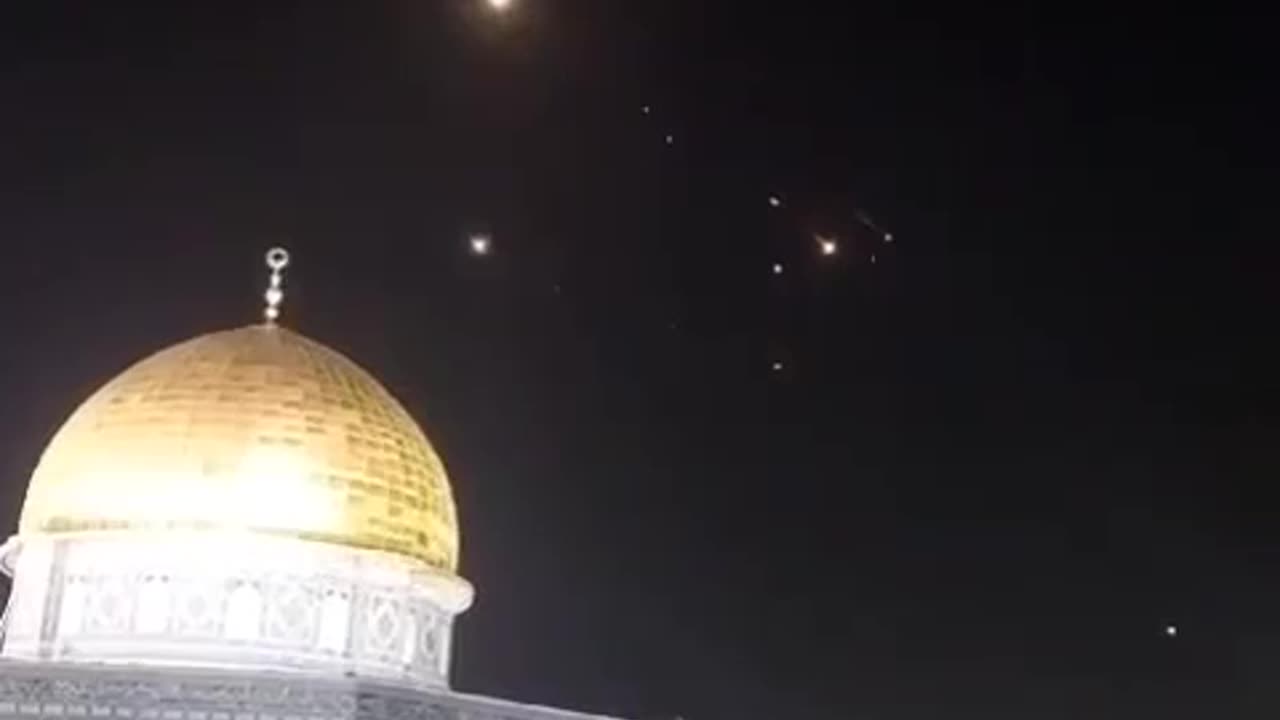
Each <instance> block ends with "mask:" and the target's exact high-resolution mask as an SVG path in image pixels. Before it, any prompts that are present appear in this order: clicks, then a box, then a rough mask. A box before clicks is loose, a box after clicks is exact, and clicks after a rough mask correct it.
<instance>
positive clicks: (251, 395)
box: [20, 325, 458, 574]
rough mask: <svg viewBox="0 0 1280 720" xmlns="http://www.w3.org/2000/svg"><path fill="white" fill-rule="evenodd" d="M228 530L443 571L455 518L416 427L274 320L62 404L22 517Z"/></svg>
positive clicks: (386, 398) (155, 361) (82, 525)
mask: <svg viewBox="0 0 1280 720" xmlns="http://www.w3.org/2000/svg"><path fill="white" fill-rule="evenodd" d="M118 529H131V530H134V529H145V530H164V529H186V530H202V529H211V530H241V531H249V532H262V533H271V534H282V535H288V536H293V537H299V538H307V539H313V540H319V541H325V542H332V543H337V544H342V545H349V546H355V547H363V548H373V549H380V550H386V551H390V552H393V553H399V554H402V555H406V556H409V557H412V558H416V559H418V560H420V561H422V562H425V563H426V564H428V565H429V566H431V567H433V568H435V569H437V570H440V571H444V572H447V573H450V574H452V573H453V572H455V571H456V569H457V560H458V525H457V517H456V511H455V508H454V503H453V497H452V493H451V490H450V488H449V483H448V479H447V477H446V475H445V471H444V467H443V465H442V463H441V462H440V459H439V457H438V456H437V455H436V453H435V451H434V450H433V449H432V447H431V444H430V443H429V441H428V440H427V438H426V436H425V435H424V434H423V433H422V431H421V429H420V428H419V427H418V425H417V424H416V423H415V422H414V421H413V419H412V418H411V417H410V416H409V414H408V413H407V412H406V411H405V410H404V408H403V407H402V406H401V405H400V404H399V403H398V402H397V401H396V400H395V399H394V398H393V397H392V396H391V395H390V394H389V393H388V392H387V391H386V389H385V388H383V387H382V386H381V385H380V384H379V383H378V382H377V381H376V380H375V379H374V378H373V377H372V376H371V375H369V374H368V373H367V372H365V371H364V370H363V369H361V368H360V367H359V366H357V365H356V364H355V363H353V362H351V361H350V360H348V359H347V358H345V357H343V356H342V355H341V354H339V353H337V352H335V351H333V350H331V349H329V348H327V347H325V346H323V345H320V344H318V343H316V342H313V341H311V340H308V339H307V338H305V337H302V336H301V335H298V334H297V333H294V332H292V331H289V330H287V329H284V328H280V327H275V326H270V325H259V326H251V327H245V328H241V329H238V330H230V331H225V332H217V333H212V334H209V335H204V336H201V337H198V338H195V339H193V340H189V341H187V342H184V343H180V344H178V345H175V346H173V347H171V348H168V349H166V350H163V351H161V352H159V353H157V354H155V355H152V356H151V357H149V358H147V359H145V360H143V361H141V362H139V363H138V364H136V365H134V366H133V367H131V368H129V369H128V370H126V371H125V372H124V373H122V374H121V375H120V376H118V377H116V378H115V379H114V380H112V381H111V382H109V383H107V385H106V386H104V387H103V388H102V389H100V390H98V391H97V392H96V393H94V395H93V396H91V397H90V398H89V399H88V400H87V401H85V403H84V404H83V405H81V406H80V407H79V409H77V410H76V411H75V413H74V414H72V416H71V417H70V419H68V420H67V422H66V424H65V425H63V427H62V428H61V429H60V430H59V431H58V433H57V434H56V435H55V436H54V438H53V440H52V441H51V442H50V444H49V446H48V448H46V450H45V452H44V455H43V456H42V457H41V459H40V462H39V465H38V466H37V468H36V470H35V473H34V474H33V476H32V479H31V485H30V487H29V488H28V490H27V499H26V502H25V504H24V505H23V509H22V519H21V524H20V532H21V533H24V534H26V533H57V532H76V531H86V530H118Z"/></svg>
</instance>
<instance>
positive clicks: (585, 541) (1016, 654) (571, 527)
mask: <svg viewBox="0 0 1280 720" xmlns="http://www.w3.org/2000/svg"><path fill="white" fill-rule="evenodd" d="M817 5H818V4H814V7H813V8H810V9H800V8H801V7H802V5H801V4H791V5H787V4H781V3H776V2H775V3H762V4H760V5H759V6H756V5H751V4H746V3H727V2H674V1H672V2H658V1H652V0H650V1H646V2H639V1H636V2H621V1H620V0H614V1H612V2H604V1H598V2H597V1H594V0H579V1H578V2H569V1H568V0H558V1H552V0H517V2H516V4H515V6H513V8H512V9H511V10H510V11H509V12H508V13H506V14H505V15H502V16H495V15H494V14H493V13H492V12H490V11H489V10H488V9H487V8H486V7H485V6H484V5H483V4H479V3H476V2H472V1H471V0H448V1H445V0H419V1H417V2H411V1H409V0H396V1H391V0H387V1H379V2H373V1H369V2H344V3H319V2H315V3H302V2H294V3H286V2H279V3H232V2H204V3H150V4H146V5H145V9H144V8H143V6H138V7H133V8H131V7H129V4H127V3H107V2H83V3H78V4H72V3H63V2H27V3H18V2H11V3H4V4H3V5H2V6H0V293H3V294H2V296H0V299H2V300H3V302H0V332H3V338H4V341H3V346H2V347H0V398H2V399H3V402H2V403H0V524H2V525H3V527H5V528H13V527H15V526H16V521H17V514H18V510H19V506H20V502H21V497H22V493H23V489H24V487H25V485H26V481H27V478H28V477H29V474H30V472H31V469H32V468H33V466H34V464H35V462H36V460H37V458H38V455H39V453H40V451H41V449H42V448H43V446H44V444H45V443H46V442H47V441H48V439H49V437H50V435H51V434H52V432H53V431H54V430H55V429H56V428H57V427H58V425H59V424H60V423H61V422H62V421H63V420H64V419H65V417H66V416H67V415H68V414H69V413H70V412H71V410H72V409H73V408H74V407H75V406H76V405H77V404H78V403H79V402H80V401H81V400H82V399H84V398H85V397H86V396H87V395H88V394H89V393H90V392H92V390H94V389H95V388H96V387H97V386H98V385H100V384H101V383H103V382H105V381H106V380H108V379H109V378H110V377H112V376H113V375H114V374H116V373H117V372H119V371H120V370H122V369H123V368H124V367H126V366H127V365H128V364H130V363H131V362H133V361H134V360H136V359H139V358H140V357H142V356H144V355H146V354H149V353H150V352H153V351H155V350H157V349H159V348H161V347H164V346H166V345H169V344H171V343H174V342H177V341H179V340H182V339H184V338H187V337H190V336H192V335H196V334H200V333H203V332H208V331H212V330H216V329H221V328H225V327H230V326H237V325H243V324H247V323H250V322H255V321H256V320H257V319H258V318H259V316H260V313H261V294H262V291H263V289H264V288H265V282H266V272H265V270H264V268H263V265H262V255H263V252H264V251H265V250H266V249H267V248H268V247H270V246H271V245H273V244H277V243H281V244H285V245H287V246H288V247H289V249H290V250H291V251H292V253H293V259H294V262H293V265H292V266H291V267H290V268H289V273H288V275H287V278H286V289H287V296H286V300H285V303H284V315H283V319H282V322H283V323H284V324H286V325H289V326H291V327H294V328H296V329H298V330H300V331H301V332H303V333H305V334H307V335H309V336H311V337H314V338H316V339H318V340H320V341H322V342H325V343H326V344H329V345H331V346H332V347H334V348H336V349H338V350H340V351H342V352H344V353H346V354H348V355H349V356H351V357H352V358H354V359H355V360H357V361H358V362H360V363H361V364H363V365H364V366H365V367H367V368H368V369H369V370H370V371H372V372H373V373H374V374H375V375H377V376H378V377H379V378H381V379H382V380H383V381H384V382H385V384H386V385H387V386H388V388H389V389H390V390H391V391H392V392H393V393H394V394H395V395H397V396H398V397H399V398H400V399H401V400H402V401H403V402H404V404H405V405H406V406H407V407H408V408H409V409H410V411H411V412H412V413H413V414H414V415H415V417H417V418H418V419H419V421H420V422H421V423H422V424H423V426H424V428H425V429H426V431H427V433H428V435H429V436H430V437H431V438H432V439H433V441H434V443H435V445H436V446H437V449H438V450H439V451H440V452H441V454H442V455H443V457H444V459H445V461H446V463H447V464H448V466H449V469H450V473H451V477H452V479H453V483H454V487H455V493H456V495H457V498H458V502H459V506H460V513H461V520H462V527H463V574H464V575H465V576H466V577H467V578H469V579H470V580H471V581H473V582H474V583H475V585H476V586H477V592H478V599H477V602H476V605H475V607H474V608H473V610H472V611H471V612H470V613H469V614H468V615H466V616H465V618H464V620H463V621H462V622H461V625H460V631H459V636H458V640H457V658H456V665H455V672H454V679H455V685H456V686H457V687H459V688H460V689H464V690H466V691H474V692H483V693H486V694H494V695H500V696H505V697H513V698H517V699H522V700H527V701H534V702H539V703H547V704H555V705H560V706H565V707H570V708H581V709H586V710H593V711H597V712H607V713H613V714H618V715H624V716H627V717H637V718H648V717H655V718H662V717H668V718H669V717H674V716H676V715H680V716H683V717H685V718H687V719H688V720H717V719H725V720H757V719H759V720H777V719H780V718H797V719H804V720H810V719H812V720H826V719H828V718H830V719H833V720H835V719H840V720H846V719H847V720H859V719H862V718H867V719H875V720H931V719H934V718H938V719H950V718H983V719H984V720H1005V719H1008V720H1023V719H1025V718H1035V719H1036V720H1056V719H1060V718H1061V719H1066V718H1089V719H1090V720H1108V719H1111V718H1115V719H1117V720H1119V719H1124V720H1147V719H1153V720H1155V719H1159V720H1177V719H1181V718H1187V719H1191V718H1195V719H1205V720H1208V719H1211V718H1212V719H1218V718H1222V719H1232V718H1267V719H1274V718H1275V717H1277V716H1278V715H1280V689H1277V688H1278V687H1280V682H1277V681H1278V680H1280V678H1278V677H1277V671H1278V670H1280V619H1277V617H1276V613H1277V612H1280V553H1278V549H1280V524H1277V521H1276V516H1277V512H1276V510H1277V503H1278V502H1280V497H1278V495H1277V493H1276V491H1275V490H1274V487H1275V483H1276V482H1277V480H1280V451H1278V449H1277V448H1280V409H1278V408H1280V381H1278V380H1277V375H1276V368H1277V367H1280V352H1278V351H1277V347H1276V342H1275V338H1276V335H1277V332H1276V323H1275V320H1274V317H1275V311H1276V308H1277V301H1278V300H1280V297H1278V295H1280V293H1278V291H1277V288H1278V287H1280V283H1278V282H1277V281H1276V277H1277V271H1276V267H1277V261H1278V260H1280V252H1277V250H1276V249H1275V245H1274V238H1275V236H1276V222H1275V219H1274V216H1273V215H1272V214H1271V213H1269V212H1264V209H1263V201H1264V196H1265V197H1266V199H1267V200H1270V201H1273V195H1272V192H1273V191H1274V188H1275V187H1277V184H1276V183H1275V178H1274V168H1275V164H1274V163H1273V162H1272V160H1271V159H1269V158H1273V157H1274V156H1273V155H1271V154H1270V152H1269V151H1268V150H1267V148H1268V147H1270V146H1273V145H1274V143H1272V142H1270V141H1268V140H1266V139H1265V138H1266V137H1267V136H1268V135H1270V134H1272V132H1273V128H1274V124H1273V123H1271V122H1270V120H1269V119H1268V118H1267V114H1268V107H1267V106H1268V101H1267V100H1266V96H1267V94H1268V93H1269V89H1268V88H1269V87H1270V86H1271V82H1272V81H1273V78H1272V77H1271V75H1272V73H1271V70H1270V69H1269V67H1268V66H1269V64H1270V63H1271V62H1272V61H1271V59H1270V58H1271V53H1272V49H1271V48H1269V47H1268V44H1269V43H1270V42H1271V39H1270V38H1269V37H1268V32H1269V31H1268V30H1267V28H1270V27H1274V20H1275V19H1274V18H1271V19H1268V18H1265V17H1262V16H1252V17H1250V16H1245V15H1237V16H1233V17H1227V16H1226V15H1225V14H1223V12H1222V11H1219V13H1218V14H1212V13H1207V11H1203V10H1202V11H1198V12H1197V13H1196V14H1195V15H1194V16H1192V15H1190V14H1188V15H1187V16H1185V17H1181V18H1180V17H1179V16H1178V13H1179V12H1183V11H1179V10H1177V9H1176V8H1174V7H1173V6H1163V7H1161V8H1158V9H1157V8H1152V9H1147V8H1141V9H1138V8H1134V9H1133V10H1132V11H1126V10H1124V9H1123V8H1121V7H1119V5H1118V4H1112V5H1111V6H1109V7H1106V8H1102V9H1099V11H1097V12H1095V9H1091V8H1088V7H1084V6H1081V5H1079V4H1075V3H1073V4H1070V5H1069V7H1066V8H1051V7H1037V6H1034V4H1027V3H1023V4H1021V5H1019V4H1013V3H997V4H993V5H989V6H984V5H981V4H978V5H975V4H973V3H951V4H949V7H946V8H943V9H939V8H934V7H930V6H929V5H928V4H917V6H914V7H910V6H908V5H907V4H903V3H857V4H855V5H856V8H850V7H849V5H848V4H844V3H841V4H835V3H832V4H830V6H829V7H827V8H825V9H824V8H822V7H818V6H817ZM170 6H172V7H170ZM1185 12H1187V13H1190V11H1185ZM646 107H647V108H648V112H645V108H646ZM668 135H670V136H671V142H668V140H667V136H668ZM771 196H776V197H777V198H778V199H779V200H780V201H781V204H780V206H779V207H774V206H773V204H771V203H770V202H769V198H770V197H771ZM1269 209H1270V208H1268V210H1269ZM876 228H878V230H876ZM886 232H887V233H891V234H892V237H893V240H894V241H893V242H892V243H887V242H885V238H884V235H883V234H884V233H886ZM475 233H486V234H489V235H490V236H491V238H492V248H491V250H492V251H491V253H489V254H488V255H486V256H476V255H474V254H473V253H471V252H470V251H469V245H468V238H469V236H471V235H472V234H475ZM815 234H822V235H824V236H833V237H836V238H838V242H839V252H838V253H837V254H836V255H834V256H830V257H825V256H823V255H822V254H821V253H820V251H819V246H818V245H817V243H816V242H815V240H814V237H815ZM873 254H874V255H875V262H874V263H872V262H871V256H872V255H873ZM775 262H778V263H782V264H783V265H784V272H783V273H782V274H781V275H774V274H773V272H772V266H773V264H774V263H775ZM775 363H780V364H781V365H780V369H779V370H775ZM1171 624H1172V625H1176V626H1177V628H1178V635H1177V637H1176V638H1171V637H1169V636H1168V635H1167V634H1166V627H1167V626H1169V625H1171Z"/></svg>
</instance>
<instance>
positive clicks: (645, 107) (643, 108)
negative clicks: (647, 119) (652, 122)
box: [640, 105, 653, 115]
mask: <svg viewBox="0 0 1280 720" xmlns="http://www.w3.org/2000/svg"><path fill="white" fill-rule="evenodd" d="M652 111H653V108H651V107H649V106H648V105H643V106H641V108H640V112H642V113H644V114H645V115H648V114H649V113H650V112H652Z"/></svg>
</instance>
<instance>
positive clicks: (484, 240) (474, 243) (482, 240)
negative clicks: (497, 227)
mask: <svg viewBox="0 0 1280 720" xmlns="http://www.w3.org/2000/svg"><path fill="white" fill-rule="evenodd" d="M492 249H493V241H491V240H490V239H489V236H488V235H472V236H471V254H472V255H488V254H489V251H491V250H492Z"/></svg>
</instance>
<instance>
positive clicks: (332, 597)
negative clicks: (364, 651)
mask: <svg viewBox="0 0 1280 720" xmlns="http://www.w3.org/2000/svg"><path fill="white" fill-rule="evenodd" d="M350 625H351V600H350V599H348V598H347V596H346V595H344V594H342V593H340V592H337V591H335V590H330V591H329V592H328V594H326V595H325V598H324V602H322V603H321V604H320V637H319V646H320V649H321V650H322V651H325V652H331V653H334V654H336V655H342V654H343V653H345V652H346V650H347V629H348V627H349V626H350Z"/></svg>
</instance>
